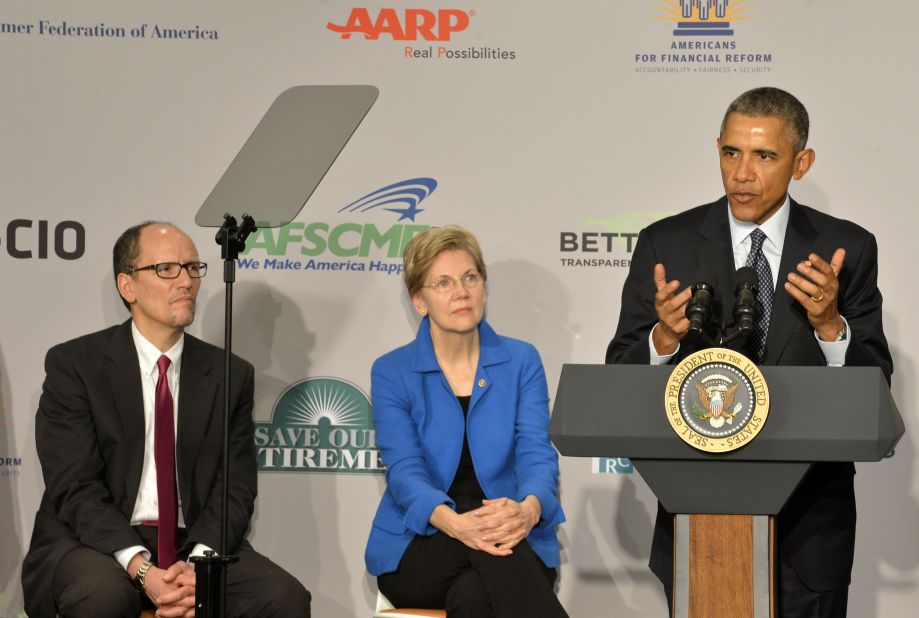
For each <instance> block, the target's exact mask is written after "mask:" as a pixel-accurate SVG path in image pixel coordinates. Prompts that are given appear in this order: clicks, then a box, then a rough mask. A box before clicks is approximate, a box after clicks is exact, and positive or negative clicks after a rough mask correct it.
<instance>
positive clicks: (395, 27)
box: [326, 7, 474, 41]
mask: <svg viewBox="0 0 919 618" xmlns="http://www.w3.org/2000/svg"><path fill="white" fill-rule="evenodd" d="M471 14H474V13H473V12H472V11H470V12H469V13H467V12H466V11H462V10H459V9H439V10H438V11H437V12H434V11H429V10H427V9H405V15H404V16H403V17H402V19H400V18H399V14H398V13H397V12H396V9H380V12H379V13H378V14H377V16H376V18H375V19H374V18H372V17H371V16H370V11H368V10H367V9H365V8H360V7H357V8H353V9H351V15H349V16H348V22H347V23H346V24H345V25H344V26H339V25H338V24H333V23H332V22H329V23H328V24H326V28H328V29H329V30H331V31H332V32H338V33H339V34H341V38H343V39H350V38H351V35H352V34H355V33H359V34H363V35H364V38H365V39H370V40H376V39H378V38H380V35H381V34H388V35H389V36H391V37H392V39H393V40H394V41H417V40H418V37H419V36H420V37H421V38H423V39H425V40H427V41H449V40H450V36H451V35H452V34H453V33H454V32H462V31H463V30H465V29H466V28H468V27H469V16H470V15H471Z"/></svg>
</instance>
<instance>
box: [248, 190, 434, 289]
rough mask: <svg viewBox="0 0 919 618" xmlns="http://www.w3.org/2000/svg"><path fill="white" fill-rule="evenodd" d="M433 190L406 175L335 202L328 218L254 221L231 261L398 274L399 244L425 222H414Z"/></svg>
mask: <svg viewBox="0 0 919 618" xmlns="http://www.w3.org/2000/svg"><path fill="white" fill-rule="evenodd" d="M436 189H437V181H436V180H434V179H433V178H425V177H420V178H409V179H408V180H402V181H399V182H394V183H392V184H389V185H386V186H384V187H381V188H379V189H375V190H373V191H370V192H369V193H367V194H366V195H363V196H362V197H359V198H358V199H356V200H352V201H350V202H349V203H347V204H345V205H344V206H338V207H337V208H336V209H335V210H336V212H335V214H334V215H332V216H331V217H328V216H327V217H323V218H320V219H316V220H311V221H291V222H290V223H288V224H287V225H282V226H281V227H277V228H270V227H262V226H259V228H258V229H257V230H256V231H255V233H253V234H252V236H250V237H249V240H248V242H247V244H246V249H245V251H243V253H242V256H241V257H240V258H239V259H238V260H237V261H236V263H237V266H238V267H239V268H241V269H250V270H268V271H285V272H290V273H315V272H320V271H329V272H336V273H361V272H367V273H371V274H384V275H399V274H401V273H402V253H403V251H405V246H406V245H407V244H408V243H409V241H410V240H411V239H412V238H413V237H414V236H415V234H417V233H418V232H420V231H422V230H425V229H427V228H428V227H430V226H429V225H426V224H423V223H416V218H417V217H418V216H419V215H420V214H421V213H425V212H427V211H428V210H429V208H428V207H425V208H422V207H421V205H422V202H424V201H425V200H426V199H428V198H429V197H430V196H431V194H432V193H434V191H435V190H436ZM303 212H304V213H305V214H311V213H315V212H316V210H315V209H305V210H304V211H303Z"/></svg>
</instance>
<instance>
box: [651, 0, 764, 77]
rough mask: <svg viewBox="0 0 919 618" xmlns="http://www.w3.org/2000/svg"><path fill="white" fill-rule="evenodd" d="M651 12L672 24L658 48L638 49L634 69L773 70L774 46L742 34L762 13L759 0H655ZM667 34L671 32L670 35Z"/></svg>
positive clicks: (671, 70) (660, 71)
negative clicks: (757, 45)
mask: <svg viewBox="0 0 919 618" xmlns="http://www.w3.org/2000/svg"><path fill="white" fill-rule="evenodd" d="M649 4H650V5H651V7H652V8H653V12H652V13H651V15H650V17H651V18H652V19H654V20H655V21H658V22H664V23H666V24H667V26H668V30H667V31H666V34H664V32H665V31H663V30H662V31H661V37H660V39H661V40H660V43H659V44H658V45H657V47H656V48H651V49H645V50H640V51H636V52H635V72H636V73H769V72H771V71H772V59H773V54H772V51H771V50H763V49H753V48H752V47H751V46H750V45H748V44H745V42H744V41H743V39H742V37H740V36H739V35H740V30H741V29H742V27H743V26H744V25H746V23H747V22H749V21H752V20H756V19H758V18H759V16H760V7H761V6H762V5H761V3H757V2H756V1H755V0H654V2H650V3H649ZM668 35H669V36H668ZM665 37H666V38H665Z"/></svg>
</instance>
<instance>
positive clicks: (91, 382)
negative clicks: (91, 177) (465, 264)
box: [22, 222, 310, 618]
mask: <svg viewBox="0 0 919 618" xmlns="http://www.w3.org/2000/svg"><path fill="white" fill-rule="evenodd" d="M113 262H114V272H115V283H116V286H117V288H118V292H119V293H120V294H121V297H122V299H123V301H124V304H125V306H127V307H128V310H129V311H130V312H131V319H130V320H128V321H126V322H124V323H122V324H121V325H119V326H114V327H111V328H108V329H106V330H103V331H99V332H97V333H93V334H91V335H86V336H84V337H80V338H78V339H74V340H72V341H68V342H66V343H63V344H61V345H57V346H54V347H53V348H51V350H49V351H48V355H47V357H46V360H45V372H46V375H45V383H44V385H43V387H42V395H41V399H40V400H39V404H38V414H37V416H36V420H35V441H36V446H37V448H38V456H39V459H40V460H41V467H42V475H43V477H44V480H45V493H44V496H42V501H41V506H40V507H39V510H38V513H37V514H36V516H35V527H34V530H33V532H32V542H31V545H30V547H29V552H28V554H27V555H26V558H25V561H24V563H23V567H22V585H23V590H24V592H25V608H26V611H27V612H28V613H29V616H31V617H32V618H54V616H55V615H60V616H61V617H62V618H70V617H72V616H80V617H82V616H86V617H90V616H91V617H93V618H103V617H109V616H131V617H136V616H137V615H138V614H139V613H140V610H141V608H142V607H147V608H152V607H156V608H158V609H157V616H158V617H159V618H167V617H170V616H175V617H185V618H187V617H188V616H192V615H194V607H195V573H194V569H193V566H192V565H190V564H188V563H186V561H185V560H186V558H187V557H188V556H189V554H192V555H202V554H203V552H204V550H207V549H211V548H213V549H215V550H216V549H218V548H219V546H220V521H221V502H222V496H221V494H222V489H221V487H222V469H221V462H222V453H223V422H222V421H221V419H222V416H223V387H222V376H223V363H224V360H223V359H224V354H223V350H221V349H219V348H216V347H214V346H212V345H209V344H207V343H204V342H203V341H201V340H199V339H196V338H195V337H192V336H191V335H186V334H185V327H187V326H188V325H190V324H191V323H192V320H193V319H194V317H195V300H196V297H197V295H198V290H199V288H200V286H201V277H203V276H204V274H205V272H206V271H207V265H206V264H204V263H202V262H200V261H199V257H198V251H197V250H196V249H195V245H194V243H193V242H192V240H191V238H189V237H188V235H186V234H185V233H184V232H182V231H181V230H179V229H178V228H176V227H175V226H172V225H169V224H165V223H156V222H148V223H144V224H141V225H138V226H135V227H132V228H130V229H128V230H127V231H125V232H124V233H123V234H122V235H121V237H120V238H119V239H118V241H117V242H116V243H115V248H114V251H113ZM230 386H231V392H230V408H231V410H230V446H229V448H230V452H229V460H230V486H229V509H228V514H227V521H228V525H227V547H228V551H229V552H230V553H231V554H234V555H236V556H238V557H239V561H238V562H234V563H231V564H229V565H228V566H227V571H226V577H227V604H226V608H225V609H226V614H225V615H226V616H235V617H240V618H242V617H247V618H248V617H252V616H260V617H262V616H274V617H276V618H281V617H285V618H286V617H289V618H295V617H296V618H303V617H308V616H309V615H310V595H309V592H307V591H306V589H305V588H304V587H303V586H302V585H301V584H300V582H298V581H297V580H296V579H294V578H293V577H292V576H291V575H290V574H288V573H287V572H285V571H284V570H283V569H281V568H280V567H279V566H277V565H276V564H274V563H273V562H271V561H270V560H268V559H267V558H265V557H264V556H262V555H260V554H258V553H256V552H255V551H254V550H253V549H252V547H251V546H250V545H249V543H248V542H246V540H245V535H246V531H247V530H248V528H249V521H250V519H251V517H252V511H253V508H254V505H255V496H256V493H257V491H256V460H255V446H254V441H253V427H252V405H253V397H252V395H253V370H252V365H250V364H249V363H247V362H246V361H244V360H242V359H240V358H238V357H233V360H232V362H231V385H230Z"/></svg>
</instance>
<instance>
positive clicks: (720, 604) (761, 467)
mask: <svg viewBox="0 0 919 618" xmlns="http://www.w3.org/2000/svg"><path fill="white" fill-rule="evenodd" d="M672 370H673V367H671V366H663V367H655V366H645V365H565V366H564V367H563V368H562V374H561V378H560V380H559V386H558V392H557V394H556V398H555V405H554V407H553V411H552V420H551V424H550V428H549V435H550V436H551V438H552V441H553V442H554V443H555V446H556V447H557V448H558V450H559V452H561V453H562V454H563V455H568V456H575V457H605V456H621V457H629V458H630V459H631V460H632V462H633V463H634V464H635V468H636V469H637V470H638V472H639V473H640V474H641V476H642V478H644V480H645V482H646V483H647V484H648V486H649V487H650V488H651V490H652V491H653V492H654V494H655V495H656V496H657V498H658V500H660V502H661V504H663V506H664V508H665V509H667V510H668V511H669V512H671V513H676V514H677V515H676V517H675V530H674V539H675V543H674V545H675V547H674V570H675V573H674V582H673V584H674V595H673V596H674V599H673V610H674V613H673V615H674V617H675V618H703V617H704V618H766V617H772V616H775V602H774V601H775V597H774V572H775V571H774V570H773V563H772V557H773V556H774V534H773V532H772V531H773V517H774V516H775V515H777V514H779V512H780V511H781V509H782V507H783V506H784V505H785V502H786V501H787V500H788V498H789V497H790V496H791V494H792V493H793V492H794V490H795V488H796V487H797V486H798V483H799V482H800V481H801V480H802V479H803V478H804V476H805V475H806V474H807V473H808V471H809V470H810V467H811V466H812V465H813V463H814V462H820V461H879V460H881V459H883V458H885V457H887V456H888V455H889V454H891V453H892V450H893V448H894V446H895V445H896V443H897V441H898V440H899V439H900V436H902V435H903V431H904V427H903V419H902V418H901V417H900V413H899V411H898V410H897V407H896V405H895V404H894V402H893V399H892V398H891V395H890V389H889V388H888V385H887V382H886V381H885V380H884V376H883V374H882V373H881V371H880V369H878V368H876V367H768V366H766V367H760V370H761V371H762V374H763V376H764V377H765V380H766V382H767V384H768V385H769V396H770V406H769V410H770V411H769V418H768V419H767V420H766V423H765V425H764V426H763V428H762V430H761V432H760V433H759V435H758V436H757V437H756V438H755V439H753V440H751V441H750V442H749V443H748V444H746V445H745V446H743V447H742V448H740V449H738V450H735V451H731V452H728V453H707V452H703V451H699V450H696V449H694V448H692V447H691V446H689V445H688V444H687V443H685V442H684V441H683V440H682V439H681V438H680V437H679V436H677V434H676V433H675V432H674V431H673V429H672V428H671V426H670V423H669V422H668V420H667V415H666V413H665V411H664V389H665V385H666V383H667V381H668V378H669V377H670V374H671V372H672ZM779 517H781V515H779Z"/></svg>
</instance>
